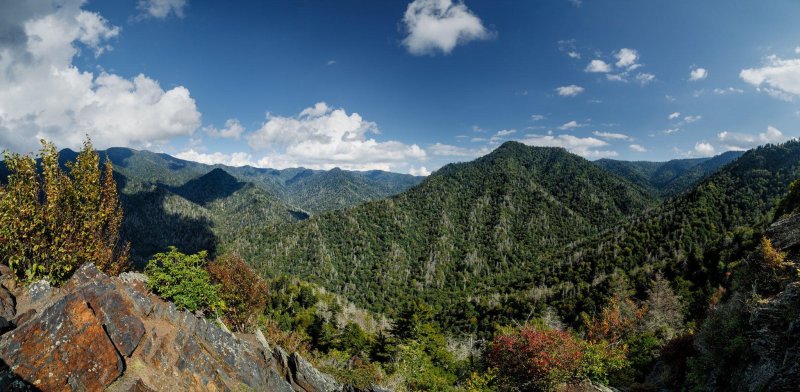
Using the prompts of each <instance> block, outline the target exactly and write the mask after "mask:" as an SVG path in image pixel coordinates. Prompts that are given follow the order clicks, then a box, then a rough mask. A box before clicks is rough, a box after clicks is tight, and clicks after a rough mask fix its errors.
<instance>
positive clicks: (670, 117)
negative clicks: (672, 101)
mask: <svg viewBox="0 0 800 392" xmlns="http://www.w3.org/2000/svg"><path fill="white" fill-rule="evenodd" d="M680 116H681V112H672V113H671V114H670V115H669V116H667V118H668V119H670V120H674V119H676V118H678V117H680Z"/></svg>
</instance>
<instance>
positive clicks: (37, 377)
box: [0, 264, 353, 392]
mask: <svg viewBox="0 0 800 392" xmlns="http://www.w3.org/2000/svg"><path fill="white" fill-rule="evenodd" d="M0 273H2V271H0ZM3 290H4V289H3V288H2V287H0V317H3V314H4V313H3V311H4V307H5V306H7V305H8V303H9V302H8V300H10V301H11V302H10V304H11V305H12V309H13V305H14V297H13V296H11V295H10V293H8V294H9V296H8V297H4V293H3ZM20 303H21V304H20ZM20 310H22V311H21V312H20ZM16 311H17V312H16V314H15V313H12V314H11V315H12V316H13V317H14V318H13V319H12V323H11V324H12V325H11V327H13V326H14V325H16V329H12V330H11V331H9V332H7V333H5V334H4V335H2V336H0V359H1V360H2V362H0V390H3V391H5V390H20V391H25V390H37V389H41V390H45V391H48V390H73V391H99V390H104V389H105V390H108V391H112V392H133V391H142V392H149V391H181V390H207V391H236V390H254V391H279V392H329V391H330V392H332V391H344V390H353V389H352V388H350V389H345V387H343V386H342V385H341V384H339V383H337V382H336V381H335V380H334V379H333V378H332V377H331V376H329V375H326V374H324V373H321V372H319V371H318V370H317V369H315V368H314V367H313V366H312V365H311V364H310V363H309V362H308V361H306V360H305V359H304V358H303V357H301V356H300V355H299V354H297V353H294V354H292V355H288V354H287V353H286V352H285V351H284V350H283V349H282V348H280V347H278V346H272V351H270V348H271V346H270V344H269V343H267V340H266V339H265V337H264V336H263V334H260V331H259V333H257V334H256V335H254V336H251V335H236V334H233V333H231V332H230V331H228V330H227V329H225V328H223V327H222V326H221V325H220V324H218V323H217V322H216V321H214V320H209V319H205V318H198V317H196V316H195V315H194V314H192V313H190V312H186V311H181V310H178V309H177V308H176V307H175V305H174V304H172V303H169V302H166V301H164V300H162V299H161V298H159V297H158V296H156V295H154V294H153V293H151V292H150V291H149V290H148V289H147V287H146V285H145V279H144V278H143V277H142V276H141V275H139V274H123V276H122V277H115V278H113V277H109V276H107V275H105V274H103V273H102V272H101V271H99V270H98V269H97V268H96V267H95V266H94V265H92V264H86V265H84V266H82V267H81V268H79V269H78V270H77V271H76V272H75V274H74V275H73V277H72V278H71V279H70V280H69V281H67V282H66V283H65V284H64V285H63V286H62V287H60V288H52V287H50V285H49V284H48V283H47V282H46V281H40V282H37V283H35V284H33V285H31V286H30V288H29V290H28V291H26V292H24V293H21V294H20V296H19V301H17V307H16ZM1 326H2V325H1V324H0V327H1ZM5 365H7V366H5Z"/></svg>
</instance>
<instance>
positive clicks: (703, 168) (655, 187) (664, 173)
mask: <svg viewBox="0 0 800 392" xmlns="http://www.w3.org/2000/svg"><path fill="white" fill-rule="evenodd" d="M742 154H744V152H742V151H728V152H725V153H722V154H720V155H717V156H715V157H711V158H693V159H673V160H671V161H666V162H648V161H617V160H614V159H598V160H597V161H595V164H597V165H599V166H600V167H603V168H604V169H606V170H609V171H611V172H613V173H615V174H617V175H620V176H622V177H625V178H627V179H628V180H630V181H632V182H633V183H636V184H638V185H641V186H643V187H646V188H648V189H650V190H652V191H653V192H655V193H656V194H658V195H661V196H664V197H670V196H674V195H677V194H679V193H681V192H684V191H686V190H688V189H690V188H691V187H692V186H693V185H694V184H696V183H697V182H698V181H700V180H702V179H704V178H705V177H708V176H709V175H711V174H713V173H715V172H716V171H717V170H719V169H720V168H721V167H722V166H725V165H726V164H728V163H730V162H732V161H733V160H735V159H736V158H739V157H740V156H742Z"/></svg>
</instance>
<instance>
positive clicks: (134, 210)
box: [120, 188, 219, 269]
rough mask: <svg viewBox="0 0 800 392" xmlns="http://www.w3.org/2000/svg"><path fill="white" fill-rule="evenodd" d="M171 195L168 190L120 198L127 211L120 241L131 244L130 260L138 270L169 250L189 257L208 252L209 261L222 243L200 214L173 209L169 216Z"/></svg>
mask: <svg viewBox="0 0 800 392" xmlns="http://www.w3.org/2000/svg"><path fill="white" fill-rule="evenodd" d="M168 195H169V192H168V191H167V190H165V189H161V188H155V189H154V190H150V191H145V192H139V193H136V194H133V195H121V197H120V198H121V201H122V205H123V208H124V210H125V217H124V219H123V221H122V229H121V230H120V231H121V237H122V239H123V241H129V242H130V244H131V250H130V256H131V261H132V262H133V265H134V268H135V269H142V268H144V265H145V264H146V263H147V260H148V259H149V258H150V257H151V256H152V255H153V254H155V253H159V252H164V251H166V250H167V249H168V247H170V246H174V247H176V248H178V250H179V251H181V252H183V253H186V254H193V253H197V252H199V251H202V250H205V251H208V255H209V257H210V258H213V257H214V256H215V253H216V248H217V245H218V243H219V241H218V239H217V237H216V235H214V233H213V231H212V230H211V227H212V225H213V224H212V222H211V220H210V219H208V218H207V217H204V216H200V215H198V213H197V210H192V209H187V210H186V211H182V210H181V208H182V207H181V206H180V205H174V206H173V207H172V209H173V211H175V210H177V212H168V211H167V210H166V208H165V203H167V202H169V200H167V196H168Z"/></svg>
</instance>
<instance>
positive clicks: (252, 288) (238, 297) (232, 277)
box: [208, 256, 269, 332]
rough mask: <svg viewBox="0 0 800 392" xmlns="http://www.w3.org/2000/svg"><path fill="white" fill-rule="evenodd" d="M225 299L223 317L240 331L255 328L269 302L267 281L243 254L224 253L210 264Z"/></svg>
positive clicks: (209, 270) (209, 269) (221, 295)
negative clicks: (238, 255) (249, 263)
mask: <svg viewBox="0 0 800 392" xmlns="http://www.w3.org/2000/svg"><path fill="white" fill-rule="evenodd" d="M208 273H209V274H210V275H211V279H212V280H213V281H214V282H215V283H217V284H218V288H219V294H220V297H221V299H222V300H223V301H225V306H226V309H225V312H224V313H223V319H224V320H225V323H226V324H228V325H230V326H231V327H233V328H234V329H235V330H237V331H239V332H247V330H249V329H251V328H252V327H253V326H254V324H255V322H256V320H257V318H258V316H259V315H260V314H262V313H264V308H265V307H266V305H267V296H268V295H269V293H268V287H267V282H266V281H264V279H263V278H261V276H259V275H258V273H256V272H255V271H253V269H252V268H251V267H250V266H249V265H248V264H247V263H246V262H245V261H244V260H243V259H242V258H240V257H237V256H222V257H220V258H218V259H217V260H215V261H213V262H211V263H209V264H208Z"/></svg>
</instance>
